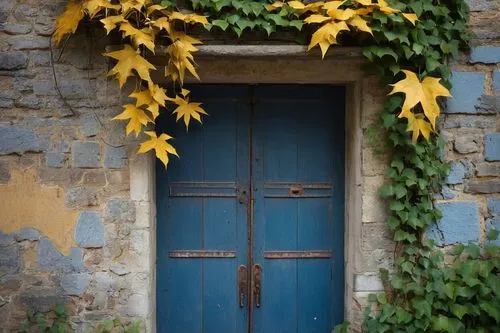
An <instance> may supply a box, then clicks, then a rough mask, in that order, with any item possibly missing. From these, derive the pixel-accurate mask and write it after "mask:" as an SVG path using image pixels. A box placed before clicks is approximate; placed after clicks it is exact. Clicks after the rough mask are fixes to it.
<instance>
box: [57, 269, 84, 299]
mask: <svg viewBox="0 0 500 333" xmlns="http://www.w3.org/2000/svg"><path fill="white" fill-rule="evenodd" d="M90 276H91V275H90V273H76V274H67V275H64V276H62V277H61V283H60V284H61V288H62V289H63V290H64V294H66V295H71V296H81V295H83V293H84V292H85V290H87V288H88V286H89V284H90Z"/></svg>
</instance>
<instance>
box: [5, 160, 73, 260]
mask: <svg viewBox="0 0 500 333" xmlns="http://www.w3.org/2000/svg"><path fill="white" fill-rule="evenodd" d="M77 216H78V212H77V211H75V210H72V209H67V208H66V207H65V206H64V191H63V189H62V188H61V187H58V186H45V185H42V184H39V183H38V181H37V175H36V170H35V169H34V168H29V169H26V170H24V171H20V170H17V169H12V170H11V180H10V182H9V183H8V184H5V185H0V231H2V232H3V233H7V234H10V233H12V232H15V231H18V230H20V229H22V228H27V227H31V228H34V229H37V230H38V231H40V232H41V233H43V234H44V235H45V236H47V237H48V238H49V239H50V240H51V241H52V242H53V243H54V245H55V246H56V247H57V249H58V250H59V251H61V252H62V253H63V254H64V255H68V254H69V252H70V249H71V247H73V246H75V240H74V238H73V234H74V229H75V224H76V220H77Z"/></svg>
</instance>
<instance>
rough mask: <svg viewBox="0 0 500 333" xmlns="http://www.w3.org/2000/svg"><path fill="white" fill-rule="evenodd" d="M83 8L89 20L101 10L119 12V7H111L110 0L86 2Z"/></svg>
mask: <svg viewBox="0 0 500 333" xmlns="http://www.w3.org/2000/svg"><path fill="white" fill-rule="evenodd" d="M83 8H84V9H85V10H86V11H87V13H88V14H89V16H90V18H93V17H94V16H95V15H97V13H99V11H100V10H101V9H103V8H107V9H114V10H119V9H120V8H121V6H120V5H113V4H112V3H111V1H110V0H86V1H84V2H83Z"/></svg>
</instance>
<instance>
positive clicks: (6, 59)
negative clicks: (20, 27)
mask: <svg viewBox="0 0 500 333" xmlns="http://www.w3.org/2000/svg"><path fill="white" fill-rule="evenodd" d="M27 66H28V55H27V54H26V53H24V52H19V51H17V52H0V70H8V71H12V70H16V69H23V68H26V67H27Z"/></svg>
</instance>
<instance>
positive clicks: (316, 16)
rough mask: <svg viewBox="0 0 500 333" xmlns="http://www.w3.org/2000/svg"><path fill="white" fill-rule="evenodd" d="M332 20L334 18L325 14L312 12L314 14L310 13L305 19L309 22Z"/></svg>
mask: <svg viewBox="0 0 500 333" xmlns="http://www.w3.org/2000/svg"><path fill="white" fill-rule="evenodd" d="M331 20H332V18H331V17H329V16H324V15H320V14H312V15H309V16H308V17H306V18H305V19H304V22H305V23H307V24H313V23H323V22H326V21H331Z"/></svg>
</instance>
